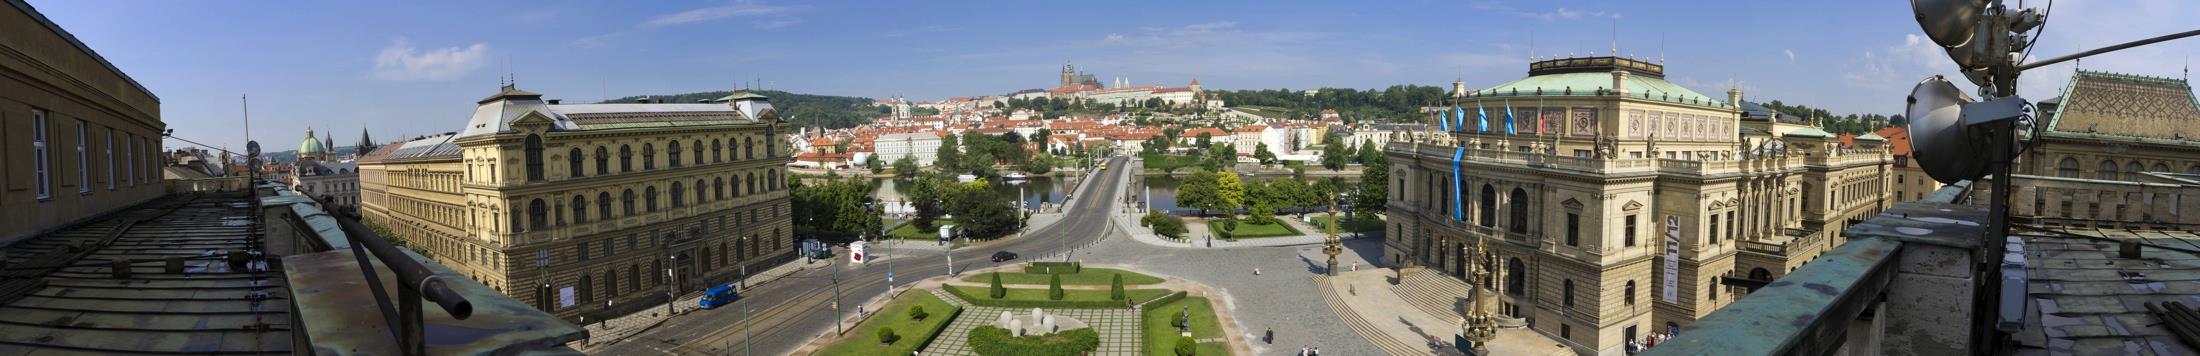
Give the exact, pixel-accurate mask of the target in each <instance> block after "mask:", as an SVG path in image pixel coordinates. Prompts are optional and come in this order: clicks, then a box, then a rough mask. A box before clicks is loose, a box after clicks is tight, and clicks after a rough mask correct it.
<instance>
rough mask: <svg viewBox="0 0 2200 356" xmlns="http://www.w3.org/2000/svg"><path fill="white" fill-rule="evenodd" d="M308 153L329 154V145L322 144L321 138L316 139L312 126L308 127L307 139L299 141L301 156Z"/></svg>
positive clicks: (299, 153)
mask: <svg viewBox="0 0 2200 356" xmlns="http://www.w3.org/2000/svg"><path fill="white" fill-rule="evenodd" d="M308 154H311V155H327V154H328V147H326V146H322V145H321V140H318V139H314V138H313V129H311V128H308V129H306V140H305V141H303V142H299V143H298V155H299V156H300V157H303V156H305V155H308Z"/></svg>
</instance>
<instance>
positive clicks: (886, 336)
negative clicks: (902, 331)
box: [878, 327, 901, 345]
mask: <svg viewBox="0 0 2200 356" xmlns="http://www.w3.org/2000/svg"><path fill="white" fill-rule="evenodd" d="M900 340H901V335H894V328H890V327H879V328H878V343H879V344H880V345H886V344H893V343H894V341H900Z"/></svg>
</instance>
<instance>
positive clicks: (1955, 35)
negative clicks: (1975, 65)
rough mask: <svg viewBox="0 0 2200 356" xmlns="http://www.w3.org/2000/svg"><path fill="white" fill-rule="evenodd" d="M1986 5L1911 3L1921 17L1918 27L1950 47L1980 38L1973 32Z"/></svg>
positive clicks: (1966, 0) (1946, 0)
mask: <svg viewBox="0 0 2200 356" xmlns="http://www.w3.org/2000/svg"><path fill="white" fill-rule="evenodd" d="M1985 5H1986V4H1985V2H1984V1H1982V0H1910V10H1911V12H1913V13H1915V14H1916V15H1917V25H1918V26H1919V27H1923V28H1924V29H1925V37H1928V38H1932V39H1933V43H1935V44H1939V45H1940V46H1941V47H1949V48H1953V47H1956V46H1962V45H1964V44H1967V43H1970V42H1971V40H1972V39H1973V38H1975V37H1976V36H1973V34H1975V32H1973V31H1974V30H1975V28H1976V27H1978V24H1979V21H1978V20H1979V14H1980V13H1981V12H1982V10H1983V8H1984V7H1985Z"/></svg>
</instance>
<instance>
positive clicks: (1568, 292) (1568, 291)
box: [1560, 278, 1574, 308]
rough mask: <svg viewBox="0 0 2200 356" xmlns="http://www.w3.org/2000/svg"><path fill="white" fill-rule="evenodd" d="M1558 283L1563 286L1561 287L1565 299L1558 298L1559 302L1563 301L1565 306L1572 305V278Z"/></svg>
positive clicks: (1569, 306)
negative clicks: (1563, 290)
mask: <svg viewBox="0 0 2200 356" xmlns="http://www.w3.org/2000/svg"><path fill="white" fill-rule="evenodd" d="M1560 285H1561V286H1563V287H1562V288H1563V289H1565V292H1564V293H1565V299H1560V300H1561V301H1562V302H1561V303H1564V305H1565V306H1566V307H1567V308H1572V307H1574V280H1573V279H1571V278H1568V279H1566V281H1565V282H1563V283H1560Z"/></svg>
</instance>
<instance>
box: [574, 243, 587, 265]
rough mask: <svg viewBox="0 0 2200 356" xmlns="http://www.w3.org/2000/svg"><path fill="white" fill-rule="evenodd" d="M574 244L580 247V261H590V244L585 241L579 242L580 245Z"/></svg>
mask: <svg viewBox="0 0 2200 356" xmlns="http://www.w3.org/2000/svg"><path fill="white" fill-rule="evenodd" d="M573 246H574V247H575V248H578V249H580V250H579V251H578V252H579V254H578V255H579V256H580V261H581V262H588V244H585V243H584V244H578V245H573Z"/></svg>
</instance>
